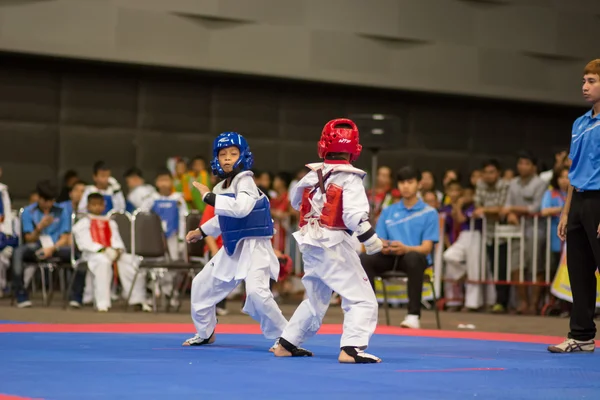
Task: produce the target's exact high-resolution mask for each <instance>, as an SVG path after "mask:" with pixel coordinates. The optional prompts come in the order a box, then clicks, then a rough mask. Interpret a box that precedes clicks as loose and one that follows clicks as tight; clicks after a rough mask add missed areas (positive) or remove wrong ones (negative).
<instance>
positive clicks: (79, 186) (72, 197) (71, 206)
mask: <svg viewBox="0 0 600 400" xmlns="http://www.w3.org/2000/svg"><path fill="white" fill-rule="evenodd" d="M85 187H86V185H85V182H82V181H77V182H75V183H72V184H71V186H70V188H71V190H70V191H69V199H68V200H66V201H63V202H62V203H57V204H58V206H59V207H62V208H63V209H64V210H65V211H66V213H67V215H68V216H69V217H70V216H71V214H73V210H75V211H77V210H78V207H79V203H80V202H81V197H82V196H83V192H84V191H85ZM69 226H71V220H70V218H69Z"/></svg>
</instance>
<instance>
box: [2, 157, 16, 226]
mask: <svg viewBox="0 0 600 400" xmlns="http://www.w3.org/2000/svg"><path fill="white" fill-rule="evenodd" d="M1 178H2V168H1V167H0V179H1ZM12 220H13V218H12V204H11V202H10V195H9V194H8V186H6V185H5V184H3V183H0V233H4V234H5V235H6V236H13V235H14V232H13V222H12Z"/></svg>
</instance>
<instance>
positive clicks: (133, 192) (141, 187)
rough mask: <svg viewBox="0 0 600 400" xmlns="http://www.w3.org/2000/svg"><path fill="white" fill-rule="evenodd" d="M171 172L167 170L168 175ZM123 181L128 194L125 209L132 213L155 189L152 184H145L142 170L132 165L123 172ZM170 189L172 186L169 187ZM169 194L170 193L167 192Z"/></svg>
mask: <svg viewBox="0 0 600 400" xmlns="http://www.w3.org/2000/svg"><path fill="white" fill-rule="evenodd" d="M170 175H171V173H170V172H169V176H170ZM124 177H125V182H126V183H127V189H128V190H129V194H128V195H127V205H126V208H125V209H126V211H128V212H130V213H133V212H134V211H135V210H136V209H138V208H140V207H141V206H142V205H144V203H145V202H146V201H148V200H149V199H151V198H152V197H153V196H154V195H156V189H155V188H154V186H152V185H148V184H146V181H144V177H143V176H142V171H141V170H140V169H139V168H136V167H133V168H130V169H128V170H127V171H126V172H125V175H124ZM171 190H172V188H171ZM169 194H170V193H169Z"/></svg>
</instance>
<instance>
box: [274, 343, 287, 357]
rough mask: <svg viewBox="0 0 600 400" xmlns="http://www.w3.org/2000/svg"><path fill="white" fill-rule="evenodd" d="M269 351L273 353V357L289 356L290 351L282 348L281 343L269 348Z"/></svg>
mask: <svg viewBox="0 0 600 400" xmlns="http://www.w3.org/2000/svg"><path fill="white" fill-rule="evenodd" d="M269 351H271V352H272V353H273V354H275V357H291V356H292V353H290V352H289V351H287V350H286V349H284V348H283V346H282V345H279V346H277V347H275V348H271V350H269Z"/></svg>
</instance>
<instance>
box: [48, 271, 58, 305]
mask: <svg viewBox="0 0 600 400" xmlns="http://www.w3.org/2000/svg"><path fill="white" fill-rule="evenodd" d="M46 269H47V270H48V289H49V290H48V301H47V302H46V307H50V304H51V303H52V298H53V297H54V271H55V270H56V266H55V265H54V264H46Z"/></svg>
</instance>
